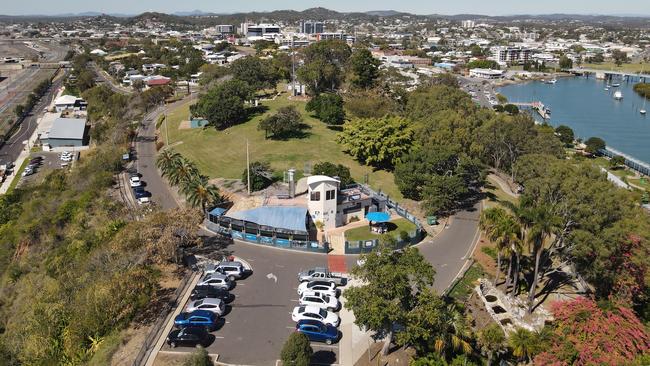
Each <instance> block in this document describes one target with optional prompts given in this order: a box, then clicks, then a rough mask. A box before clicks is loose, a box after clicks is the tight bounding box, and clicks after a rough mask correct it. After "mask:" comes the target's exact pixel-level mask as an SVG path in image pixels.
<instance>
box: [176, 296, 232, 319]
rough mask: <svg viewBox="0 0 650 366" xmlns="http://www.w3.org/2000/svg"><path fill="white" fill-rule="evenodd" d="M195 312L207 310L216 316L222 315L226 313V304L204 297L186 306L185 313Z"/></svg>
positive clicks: (219, 300)
mask: <svg viewBox="0 0 650 366" xmlns="http://www.w3.org/2000/svg"><path fill="white" fill-rule="evenodd" d="M195 310H207V311H211V312H213V313H215V314H217V315H223V313H224V312H226V304H224V302H223V301H222V300H221V299H214V298H211V297H206V298H205V299H201V300H194V301H190V302H189V304H187V308H186V311H187V312H190V313H191V312H193V311H195Z"/></svg>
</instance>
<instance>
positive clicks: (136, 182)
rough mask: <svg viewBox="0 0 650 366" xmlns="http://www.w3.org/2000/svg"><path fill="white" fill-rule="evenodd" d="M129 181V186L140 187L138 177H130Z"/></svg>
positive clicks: (140, 183) (140, 182)
mask: <svg viewBox="0 0 650 366" xmlns="http://www.w3.org/2000/svg"><path fill="white" fill-rule="evenodd" d="M129 182H130V183H131V187H140V186H141V185H142V181H141V180H140V177H131V178H130V179H129Z"/></svg>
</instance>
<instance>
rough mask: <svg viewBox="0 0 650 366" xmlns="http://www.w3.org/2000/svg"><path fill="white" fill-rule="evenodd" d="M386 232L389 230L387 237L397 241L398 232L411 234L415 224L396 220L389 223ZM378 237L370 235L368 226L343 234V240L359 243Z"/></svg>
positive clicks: (404, 220)
mask: <svg viewBox="0 0 650 366" xmlns="http://www.w3.org/2000/svg"><path fill="white" fill-rule="evenodd" d="M391 224H392V225H391ZM388 230H389V231H388V234H389V235H392V236H394V237H395V238H397V239H399V238H400V232H402V231H406V232H407V233H410V232H412V231H413V230H415V224H413V223H412V222H410V221H408V220H406V219H397V220H393V221H391V222H390V223H389V227H388ZM379 237H380V235H379V234H373V233H371V232H370V228H369V227H368V226H362V227H358V228H354V229H350V230H347V231H346V232H345V240H347V241H359V240H361V241H363V240H371V239H378V238H379Z"/></svg>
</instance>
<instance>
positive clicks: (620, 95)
mask: <svg viewBox="0 0 650 366" xmlns="http://www.w3.org/2000/svg"><path fill="white" fill-rule="evenodd" d="M614 99H616V100H621V99H623V93H621V92H620V91H618V90H617V91H616V92H615V93H614Z"/></svg>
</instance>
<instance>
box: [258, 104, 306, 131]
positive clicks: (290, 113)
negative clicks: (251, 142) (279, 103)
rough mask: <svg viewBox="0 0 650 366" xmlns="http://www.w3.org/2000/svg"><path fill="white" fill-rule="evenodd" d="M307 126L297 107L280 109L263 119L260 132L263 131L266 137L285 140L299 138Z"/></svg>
mask: <svg viewBox="0 0 650 366" xmlns="http://www.w3.org/2000/svg"><path fill="white" fill-rule="evenodd" d="M305 127H306V125H305V124H304V123H303V120H302V115H301V114H300V112H298V110H297V109H296V107H295V106H293V105H290V106H285V107H280V108H279V109H278V111H277V112H275V113H274V114H272V115H270V116H267V117H265V118H263V119H262V120H261V121H260V123H259V125H258V126H257V129H258V130H263V131H264V133H265V137H267V138H268V137H269V135H270V136H271V138H273V139H283V138H288V137H291V136H298V135H300V133H301V132H302V130H304V129H305Z"/></svg>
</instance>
